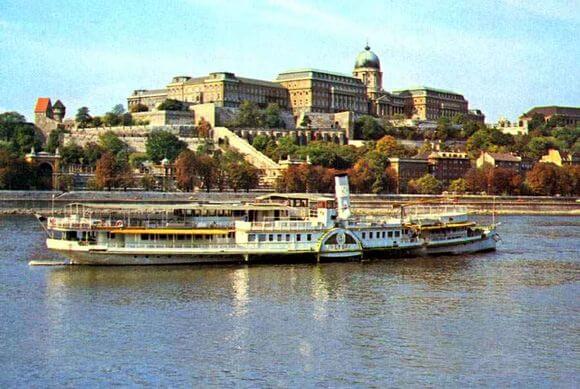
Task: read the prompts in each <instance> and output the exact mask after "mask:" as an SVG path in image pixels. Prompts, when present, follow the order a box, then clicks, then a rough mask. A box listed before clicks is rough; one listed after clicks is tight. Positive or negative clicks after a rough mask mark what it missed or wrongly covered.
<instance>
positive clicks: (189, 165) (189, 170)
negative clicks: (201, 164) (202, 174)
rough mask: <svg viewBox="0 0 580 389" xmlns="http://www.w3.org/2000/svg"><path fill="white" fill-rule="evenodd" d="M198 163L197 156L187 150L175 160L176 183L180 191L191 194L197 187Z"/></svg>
mask: <svg viewBox="0 0 580 389" xmlns="http://www.w3.org/2000/svg"><path fill="white" fill-rule="evenodd" d="M196 163H197V156H196V155H195V153H194V152H193V151H191V150H187V149H186V150H184V151H182V152H181V153H180V154H179V156H178V157H177V159H176V160H175V181H176V183H177V186H178V187H179V188H180V189H182V190H185V191H187V192H191V191H193V189H194V188H195V187H196V186H197V184H198V177H197V174H196V171H195V168H196Z"/></svg>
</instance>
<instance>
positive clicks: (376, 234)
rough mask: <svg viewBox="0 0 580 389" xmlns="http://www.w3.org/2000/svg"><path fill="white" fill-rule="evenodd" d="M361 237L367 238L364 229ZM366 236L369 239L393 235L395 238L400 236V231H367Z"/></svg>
mask: <svg viewBox="0 0 580 389" xmlns="http://www.w3.org/2000/svg"><path fill="white" fill-rule="evenodd" d="M361 236H362V238H363V239H366V238H367V233H366V231H363V233H362V234H361ZM368 236H369V239H385V238H386V237H389V238H392V237H393V236H394V237H395V238H398V237H400V236H401V231H398V230H397V231H369V232H368Z"/></svg>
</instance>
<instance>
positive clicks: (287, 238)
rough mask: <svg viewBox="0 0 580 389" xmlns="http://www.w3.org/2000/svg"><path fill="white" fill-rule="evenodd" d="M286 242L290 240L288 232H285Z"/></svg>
mask: <svg viewBox="0 0 580 389" xmlns="http://www.w3.org/2000/svg"><path fill="white" fill-rule="evenodd" d="M286 242H290V234H286Z"/></svg>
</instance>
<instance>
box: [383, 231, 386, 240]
mask: <svg viewBox="0 0 580 389" xmlns="http://www.w3.org/2000/svg"><path fill="white" fill-rule="evenodd" d="M385 235H386V233H385V231H383V239H385Z"/></svg>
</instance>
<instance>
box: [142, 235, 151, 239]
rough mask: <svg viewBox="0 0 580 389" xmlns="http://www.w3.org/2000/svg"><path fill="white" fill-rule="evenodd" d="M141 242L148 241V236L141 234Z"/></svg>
mask: <svg viewBox="0 0 580 389" xmlns="http://www.w3.org/2000/svg"><path fill="white" fill-rule="evenodd" d="M141 240H149V234H141Z"/></svg>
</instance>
